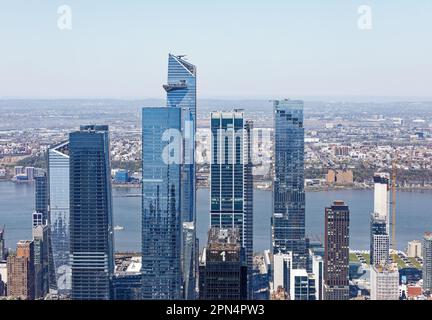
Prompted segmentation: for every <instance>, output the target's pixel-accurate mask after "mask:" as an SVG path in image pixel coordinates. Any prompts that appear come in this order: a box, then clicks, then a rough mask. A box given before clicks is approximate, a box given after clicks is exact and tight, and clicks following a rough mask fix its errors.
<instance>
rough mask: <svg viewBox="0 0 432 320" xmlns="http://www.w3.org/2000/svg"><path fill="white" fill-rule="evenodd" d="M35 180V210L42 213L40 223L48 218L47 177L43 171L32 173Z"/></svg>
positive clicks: (43, 222) (44, 222)
mask: <svg viewBox="0 0 432 320" xmlns="http://www.w3.org/2000/svg"><path fill="white" fill-rule="evenodd" d="M34 181H35V212H37V213H40V214H41V215H42V224H46V222H47V220H48V178H47V174H46V172H45V171H38V172H37V173H36V174H35V175H34Z"/></svg>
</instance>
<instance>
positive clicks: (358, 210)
mask: <svg viewBox="0 0 432 320" xmlns="http://www.w3.org/2000/svg"><path fill="white" fill-rule="evenodd" d="M139 193H140V189H135V188H134V189H127V188H118V189H116V188H113V201H114V225H120V226H123V227H124V230H123V231H116V233H115V245H116V246H115V249H116V251H140V247H141V245H140V242H141V240H140V239H141V236H140V225H141V216H140V215H141V199H140V198H139V197H138V196H137V195H139ZM197 198H198V201H197V228H198V229H197V235H198V237H199V239H200V246H203V245H204V244H205V241H206V238H207V237H206V234H207V229H208V223H209V219H208V208H209V192H208V189H199V190H198V193H197ZM333 200H344V201H345V202H346V203H347V204H348V205H349V207H350V210H351V222H350V237H351V239H350V247H351V248H352V249H368V247H369V214H370V212H371V211H372V208H373V191H371V190H342V191H322V192H309V193H307V195H306V233H307V234H308V235H313V236H315V235H316V236H318V237H321V238H322V236H323V233H324V208H325V207H326V206H328V205H330V204H331V202H332V201H333ZM271 201H272V200H271V192H269V191H257V190H255V193H254V247H255V250H256V251H262V250H264V249H268V248H269V246H270V216H271ZM33 209H34V186H33V185H26V184H14V183H12V182H0V226H2V225H3V224H4V225H6V246H7V247H9V248H15V245H16V242H17V241H18V240H25V239H31V213H32V212H33ZM396 225H397V228H396V230H397V245H398V248H399V249H401V250H404V249H405V247H406V245H407V242H408V241H410V240H413V239H421V238H422V235H423V233H424V232H425V231H432V192H428V191H425V192H421V191H418V192H398V194H397V222H396Z"/></svg>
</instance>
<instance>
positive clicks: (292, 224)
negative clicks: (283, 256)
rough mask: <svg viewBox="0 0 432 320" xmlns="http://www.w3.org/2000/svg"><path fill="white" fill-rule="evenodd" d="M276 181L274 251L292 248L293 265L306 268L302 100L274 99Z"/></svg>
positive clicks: (288, 250) (274, 187) (284, 251)
mask: <svg viewBox="0 0 432 320" xmlns="http://www.w3.org/2000/svg"><path fill="white" fill-rule="evenodd" d="M273 106H274V130H275V132H274V170H275V177H274V184H273V217H272V251H273V253H274V254H277V253H279V252H280V253H287V252H292V254H293V266H294V267H295V268H305V267H306V264H307V262H306V261H307V248H306V237H305V191H304V126H303V101H297V100H281V101H274V103H273Z"/></svg>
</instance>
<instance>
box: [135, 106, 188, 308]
mask: <svg viewBox="0 0 432 320" xmlns="http://www.w3.org/2000/svg"><path fill="white" fill-rule="evenodd" d="M181 127H182V110H181V109H180V108H176V107H172V108H167V107H156V108H144V109H143V110H142V146H143V149H142V157H143V158H142V159H143V160H142V161H143V167H142V168H143V185H142V195H143V198H142V287H143V291H142V295H143V299H148V300H156V299H159V300H173V299H181V298H182V296H183V293H182V279H183V277H182V267H181V266H182V264H181V261H182V260H181V253H182V252H181V244H182V241H181V239H182V235H183V234H182V221H181V218H182V217H181V200H182V199H181V192H182V187H181V174H182V166H181V150H182V137H181ZM172 139H173V140H172ZM171 140H172V141H171Z"/></svg>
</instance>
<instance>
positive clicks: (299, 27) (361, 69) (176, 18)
mask: <svg viewBox="0 0 432 320" xmlns="http://www.w3.org/2000/svg"><path fill="white" fill-rule="evenodd" d="M63 4H67V5H69V6H70V7H71V8H72V30H70V31H60V30H59V29H58V28H57V19H58V14H57V8H58V6H59V5H63ZM363 4H367V5H370V6H371V7H372V14H373V16H372V17H373V29H372V30H371V31H360V30H359V29H358V27H357V20H358V17H359V15H358V13H357V8H358V7H359V6H360V5H363ZM431 39H432V1H430V0H415V1H413V0H374V1H372V0H370V1H368V0H359V1H354V0H325V1H324V0H296V1H290V0H267V1H254V0H235V1H229V0H218V1H212V2H211V3H210V1H204V0H183V1H178V0H164V1H150V0H139V1H138V0H125V1H119V0H91V1H88V0H62V1H55V0H52V1H51V0H39V1H37V0H9V1H7V0H0V41H1V46H0V97H155V98H158V97H163V96H164V92H163V90H162V87H161V86H162V84H163V83H164V82H165V81H166V72H167V70H166V69H167V56H168V53H169V52H172V53H176V54H187V55H188V57H189V60H190V61H191V62H192V63H194V64H196V65H197V66H198V73H199V96H200V97H201V98H217V97H219V98H228V97H230V98H235V97H237V98H273V97H275V98H276V97H284V96H287V97H289V96H295V97H303V96H399V97H401V96H405V97H407V96H423V97H425V96H427V97H431V96H432V92H431V91H432V80H431V76H432V41H431Z"/></svg>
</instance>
